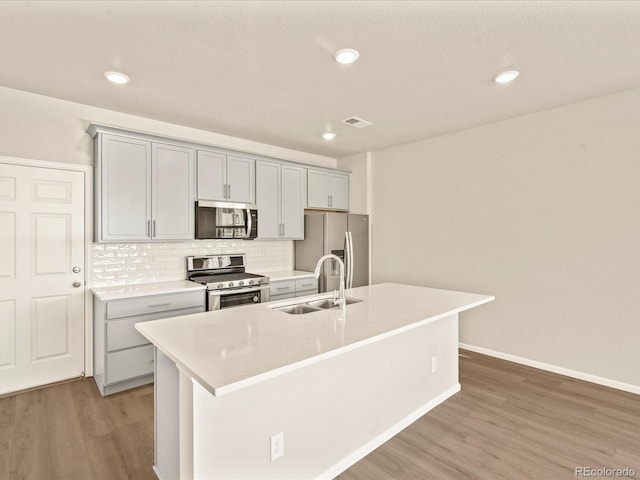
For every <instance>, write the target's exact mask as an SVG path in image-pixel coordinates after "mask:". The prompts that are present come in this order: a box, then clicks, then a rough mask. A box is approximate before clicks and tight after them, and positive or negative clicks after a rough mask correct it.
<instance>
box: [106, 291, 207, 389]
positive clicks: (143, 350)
mask: <svg viewBox="0 0 640 480" xmlns="http://www.w3.org/2000/svg"><path fill="white" fill-rule="evenodd" d="M93 310H94V314H93V321H94V326H93V327H94V330H93V336H94V352H93V362H94V379H95V381H96V384H97V385H98V388H99V389H100V393H101V394H102V395H110V394H112V393H116V392H121V391H122V390H127V389H129V388H133V387H138V386H140V385H145V384H147V383H152V382H153V371H154V356H153V345H151V344H150V343H149V341H148V340H147V339H146V338H145V337H143V336H142V335H140V333H138V331H137V330H136V329H135V324H136V323H138V322H147V321H150V320H157V319H160V318H168V317H176V316H179V315H188V314H190V313H199V312H204V311H205V291H204V290H196V291H189V292H179V293H168V294H160V295H148V296H144V297H135V298H123V299H118V300H108V301H102V300H99V299H98V298H94V304H93Z"/></svg>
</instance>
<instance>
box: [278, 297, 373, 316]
mask: <svg viewBox="0 0 640 480" xmlns="http://www.w3.org/2000/svg"><path fill="white" fill-rule="evenodd" d="M361 301H362V300H360V299H359V298H352V297H347V298H345V305H351V304H352V303H359V302H361ZM269 308H272V309H273V310H276V311H278V312H284V313H289V314H291V315H302V314H305V313H312V312H320V311H322V310H331V309H334V308H340V305H336V304H335V303H334V301H333V299H332V298H320V299H316V300H306V301H301V302H298V303H290V304H288V305H274V306H269Z"/></svg>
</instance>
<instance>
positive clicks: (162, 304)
mask: <svg viewBox="0 0 640 480" xmlns="http://www.w3.org/2000/svg"><path fill="white" fill-rule="evenodd" d="M169 305H171V302H169V303H156V304H155V305H149V308H152V307H168V306H169Z"/></svg>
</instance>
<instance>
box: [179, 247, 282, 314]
mask: <svg viewBox="0 0 640 480" xmlns="http://www.w3.org/2000/svg"><path fill="white" fill-rule="evenodd" d="M245 265H246V256H245V254H244V253H237V254H233V255H205V256H201V257H187V279H188V280H191V281H192V282H197V283H200V284H202V285H206V287H207V310H220V309H222V308H230V307H239V306H241V305H247V304H253V303H261V302H268V301H269V289H270V288H271V287H270V285H269V277H266V276H264V275H256V274H253V273H246V272H245Z"/></svg>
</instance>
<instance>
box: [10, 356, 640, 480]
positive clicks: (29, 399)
mask: <svg viewBox="0 0 640 480" xmlns="http://www.w3.org/2000/svg"><path fill="white" fill-rule="evenodd" d="M461 353H462V356H461V357H460V382H461V384H462V392H460V393H458V394H456V395H455V396H454V397H453V398H451V399H449V400H448V401H447V402H445V403H444V404H443V405H440V406H439V407H437V408H435V409H434V410H432V411H431V412H429V413H428V414H427V415H425V416H424V417H422V418H421V419H419V420H418V421H417V422H415V423H414V424H413V425H411V426H410V427H408V428H407V429H405V430H404V431H402V432H401V433H400V434H398V435H397V436H395V437H394V438H392V439H391V440H389V441H388V442H387V443H385V444H384V445H382V446H381V447H380V448H378V449H377V450H376V451H374V452H373V453H371V454H370V455H368V456H367V457H365V458H364V459H362V460H361V461H360V462H358V463H357V464H356V465H354V466H353V467H351V468H350V469H348V470H347V471H346V472H344V473H343V474H342V475H340V476H339V477H338V479H339V480H386V479H389V480H391V479H394V480H403V479H419V480H429V479H438V480H440V479H455V480H461V479H465V480H466V479H491V480H493V479H509V480H518V479H545V480H547V479H565V478H566V479H570V478H576V476H575V468H576V467H592V468H603V467H606V468H625V467H627V468H631V469H634V470H635V472H636V478H639V479H640V396H637V395H633V394H630V393H624V392H620V391H617V390H612V389H609V388H606V387H601V386H598V385H593V384H590V383H586V382H582V381H579V380H574V379H570V378H567V377H563V376H560V375H555V374H552V373H548V372H543V371H540V370H535V369H533V368H529V367H525V366H521V365H517V364H514V363H510V362H506V361H503V360H497V359H494V358H491V357H486V356H484V355H479V354H476V353H471V352H465V351H462V352H461ZM152 463H153V387H152V386H145V387H140V388H137V389H134V390H130V391H128V392H123V393H119V394H115V395H111V396H109V397H105V398H102V397H100V394H99V393H98V390H97V388H96V386H95V384H94V383H93V380H92V379H86V380H81V381H75V382H70V383H66V384H60V385H55V386H51V387H47V388H44V389H41V390H35V391H30V392H25V393H20V394H17V395H13V396H8V397H2V398H0V479H3V480H4V479H7V480H14V479H35V480H49V479H52V480H58V479H59V480H63V479H64V480H67V479H69V480H71V479H79V480H91V479H105V480H118V479H140V480H142V479H155V478H156V477H155V475H154V473H153V471H152V469H151V466H152Z"/></svg>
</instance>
